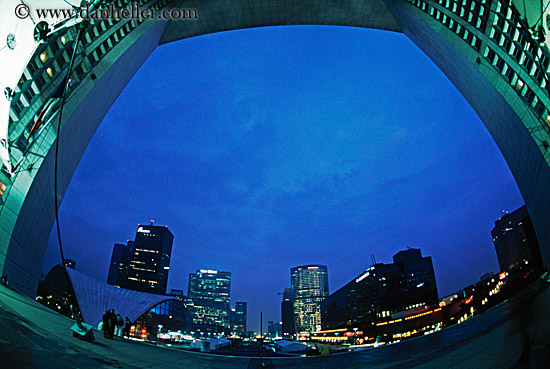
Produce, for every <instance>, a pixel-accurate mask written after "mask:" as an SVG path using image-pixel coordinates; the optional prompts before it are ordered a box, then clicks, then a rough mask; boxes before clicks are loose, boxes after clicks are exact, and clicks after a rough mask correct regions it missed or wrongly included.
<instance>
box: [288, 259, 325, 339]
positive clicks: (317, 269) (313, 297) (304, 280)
mask: <svg viewBox="0 0 550 369" xmlns="http://www.w3.org/2000/svg"><path fill="white" fill-rule="evenodd" d="M290 280H291V286H292V295H293V298H294V322H295V324H296V331H297V332H314V331H318V330H320V329H321V305H320V304H321V301H323V300H324V299H325V298H326V297H327V296H328V272H327V267H326V266H325V265H302V266H297V267H294V268H292V269H291V270H290Z"/></svg>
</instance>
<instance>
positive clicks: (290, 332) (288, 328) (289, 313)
mask: <svg viewBox="0 0 550 369" xmlns="http://www.w3.org/2000/svg"><path fill="white" fill-rule="evenodd" d="M281 322H282V323H283V324H282V325H283V327H282V330H283V338H292V336H294V334H295V333H296V328H295V326H294V303H293V299H292V290H291V289H290V288H285V290H284V292H283V301H282V302H281Z"/></svg>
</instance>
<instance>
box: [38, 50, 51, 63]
mask: <svg viewBox="0 0 550 369" xmlns="http://www.w3.org/2000/svg"><path fill="white" fill-rule="evenodd" d="M49 58H50V56H49V55H48V52H47V51H44V52H43V53H42V54H40V60H41V61H42V63H44V62H45V61H46V60H48V59H49Z"/></svg>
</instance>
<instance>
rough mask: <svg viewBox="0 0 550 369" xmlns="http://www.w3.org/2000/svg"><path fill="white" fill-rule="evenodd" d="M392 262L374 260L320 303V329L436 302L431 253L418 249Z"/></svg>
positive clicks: (364, 322)
mask: <svg viewBox="0 0 550 369" xmlns="http://www.w3.org/2000/svg"><path fill="white" fill-rule="evenodd" d="M393 261H394V262H393V263H392V264H381V263H379V264H374V265H373V266H371V267H370V268H368V269H367V270H366V271H365V272H363V273H361V274H360V275H359V276H357V278H355V279H354V280H352V281H351V282H349V283H348V284H346V285H345V286H344V287H342V288H340V289H339V290H337V291H336V292H334V293H333V294H331V295H330V296H329V297H327V298H326V299H325V300H324V301H323V302H322V303H321V312H322V313H321V315H322V325H323V329H342V328H348V329H349V328H351V327H360V329H364V330H366V331H367V330H369V328H371V327H373V326H374V324H375V323H376V322H379V321H386V320H390V317H391V316H392V315H393V314H395V313H399V312H401V311H404V310H410V309H415V308H418V307H421V306H428V305H437V302H438V295H437V286H436V282H435V274H434V270H433V264H432V259H431V257H429V256H428V257H422V254H421V252H420V250H419V249H407V250H404V251H400V252H398V253H397V254H395V255H394V256H393Z"/></svg>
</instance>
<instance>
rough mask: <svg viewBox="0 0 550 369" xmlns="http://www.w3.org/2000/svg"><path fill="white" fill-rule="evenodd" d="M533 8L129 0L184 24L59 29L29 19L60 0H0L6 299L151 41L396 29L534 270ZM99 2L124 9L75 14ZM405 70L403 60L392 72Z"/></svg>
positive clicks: (334, 0) (539, 199) (539, 33)
mask: <svg viewBox="0 0 550 369" xmlns="http://www.w3.org/2000/svg"><path fill="white" fill-rule="evenodd" d="M132 3H133V2H132ZM546 3H547V0H544V1H542V2H540V1H534V0H523V1H519V0H518V2H514V3H512V2H511V1H510V0H508V1H507V0H232V1H227V0H200V1H199V0H197V1H169V0H140V1H138V2H136V3H133V4H134V5H135V4H139V6H140V9H142V10H143V9H150V10H151V12H155V14H160V13H159V12H161V11H163V10H169V11H170V12H171V13H167V14H169V15H172V16H176V17H177V16H180V17H182V16H185V17H187V19H185V20H182V19H179V20H178V19H174V20H161V19H155V18H154V19H105V20H94V19H92V20H90V21H89V22H87V23H82V22H80V23H78V20H72V21H71V20H69V21H67V22H65V23H57V22H59V21H60V19H55V18H51V17H50V18H49V19H46V20H45V22H46V23H40V21H43V20H42V19H39V16H38V13H37V9H38V8H41V9H44V8H52V9H55V8H60V9H63V8H65V9H66V8H68V6H67V4H66V3H65V2H64V1H62V0H33V1H30V0H28V1H27V2H25V3H23V2H21V1H19V0H7V1H2V4H1V5H0V15H1V17H2V18H1V19H2V22H1V23H0V42H2V43H5V44H1V45H0V64H1V66H2V68H0V69H1V71H0V82H1V83H2V88H3V89H4V95H5V96H2V97H0V139H1V140H2V141H1V147H0V154H1V156H2V163H3V164H2V171H1V173H0V195H1V201H0V272H1V274H2V275H5V276H7V278H8V281H9V284H10V286H12V287H13V288H14V289H16V290H17V291H19V292H21V293H23V294H25V295H28V296H31V297H34V296H35V294H36V289H37V284H38V280H39V276H40V272H41V267H42V261H43V258H44V254H45V249H46V245H47V241H48V238H49V235H50V232H51V229H52V225H53V222H54V219H55V210H54V209H55V206H54V205H55V204H54V201H56V199H57V201H58V203H60V202H61V201H62V199H63V196H64V194H65V191H66V189H67V186H68V185H69V182H70V180H71V177H72V175H73V173H74V171H75V169H76V167H77V165H78V163H79V161H80V159H81V157H82V155H83V153H84V151H85V149H86V147H87V145H88V143H89V142H90V140H91V138H92V136H93V135H94V132H95V131H96V129H97V127H98V125H99V124H100V122H101V121H102V119H103V117H104V116H105V114H106V113H107V111H108V110H109V108H110V107H111V105H112V104H113V103H114V101H115V100H116V98H117V97H118V95H119V94H120V93H121V91H122V90H123V89H124V87H125V86H126V84H127V83H128V82H129V81H130V79H131V78H132V76H133V75H134V74H135V73H136V71H137V70H138V68H139V67H140V66H141V65H142V64H143V63H144V62H145V60H146V59H147V58H148V56H149V55H150V54H151V53H152V52H153V51H154V50H155V48H156V47H157V46H158V45H162V44H166V43H169V42H173V41H176V40H181V39H184V38H189V37H194V36H199V35H204V34H208V33H215V32H221V31H227V30H235V29H243V28H253V27H263V26H283V25H338V26H351V27H361V28H374V29H381V30H388V31H393V32H402V33H404V34H405V35H406V36H407V37H408V38H410V39H411V40H412V41H413V42H414V43H415V44H416V45H418V47H419V48H420V49H421V50H422V51H424V52H425V53H426V55H428V57H429V58H431V60H433V61H434V62H435V64H436V65H438V67H439V68H440V69H441V70H442V71H443V72H444V73H445V74H446V75H447V77H448V78H449V79H450V80H451V81H452V82H453V83H454V85H455V86H456V87H457V89H458V90H459V91H460V92H461V93H462V94H463V96H464V97H465V98H466V100H467V101H468V102H469V103H470V105H471V106H472V107H473V108H474V110H475V111H476V112H477V114H478V115H479V117H480V118H481V120H482V121H483V123H484V124H485V126H486V127H487V129H488V131H489V132H490V134H491V135H492V137H493V138H494V140H495V142H496V143H497V145H498V147H499V148H500V150H501V152H502V154H503V156H504V158H505V160H506V162H507V163H508V165H509V167H510V169H511V171H512V173H513V175H514V177H515V179H516V182H517V184H518V187H519V189H520V191H521V193H522V195H523V198H524V200H525V203H526V205H527V208H528V210H529V213H530V215H531V218H532V221H533V224H534V227H535V230H536V234H537V237H538V240H539V243H540V246H541V251H542V255H543V259H544V263H545V265H547V266H548V265H550V221H549V220H548V214H549V210H550V151H549V143H550V136H549V132H550V125H549V124H550V115H549V110H550V98H549V90H550V87H549V81H548V71H549V66H550V52H549V49H548V47H547V45H546V44H545V37H546V34H547V32H546V30H547V25H546V20H547V19H546V15H545V12H546ZM21 4H23V5H25V4H26V5H28V8H26V9H27V10H28V9H30V11H31V12H30V14H31V16H30V17H27V18H24V17H22V14H19V18H18V17H17V16H16V13H15V11H16V8H17V7H19V8H17V9H19V11H21ZM86 4H87V3H86V1H84V2H83V4H76V5H77V6H81V5H82V6H83V5H86ZM109 4H112V6H115V7H117V8H127V7H128V6H129V5H130V2H129V1H128V0H116V1H97V0H95V1H94V0H91V1H89V4H88V5H91V6H92V8H91V9H94V8H93V7H96V8H95V9H100V8H101V7H106V6H107V5H109ZM23 10H25V8H24V9H23ZM23 15H24V14H23ZM20 18H24V19H20ZM56 23H57V24H56ZM45 25H46V26H45ZM78 27H84V30H83V33H82V37H81V42H80V44H79V46H78V49H77V51H76V54H75V59H74V67H73V72H72V74H71V76H70V79H69V82H68V84H67V86H68V88H67V91H66V102H65V106H64V113H63V119H62V122H61V123H62V129H61V132H60V141H59V153H58V175H57V181H58V191H57V194H55V193H54V167H55V162H56V155H55V142H56V138H57V136H58V135H57V119H58V115H57V114H58V113H59V107H60V105H61V99H60V98H59V96H60V93H59V87H60V86H61V85H63V82H64V76H65V75H66V73H67V70H68V68H69V62H70V59H71V55H72V52H73V48H74V46H75V38H76V36H77V28H78ZM33 33H34V36H35V37H33ZM365 47H367V46H365ZM406 63H407V61H406V60H403V67H404V68H406ZM182 88H185V86H182ZM167 93H170V92H169V91H167ZM411 94H414V91H411ZM144 99H146V97H144ZM152 124H153V123H152Z"/></svg>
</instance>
